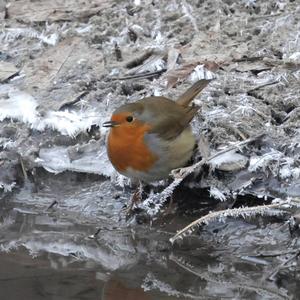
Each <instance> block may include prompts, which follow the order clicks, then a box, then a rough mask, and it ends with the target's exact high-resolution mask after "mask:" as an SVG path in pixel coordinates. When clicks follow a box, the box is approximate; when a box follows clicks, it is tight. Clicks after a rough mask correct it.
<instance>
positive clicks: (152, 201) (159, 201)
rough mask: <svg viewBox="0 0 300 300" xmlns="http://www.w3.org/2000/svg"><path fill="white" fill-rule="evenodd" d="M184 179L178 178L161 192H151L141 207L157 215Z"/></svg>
mask: <svg viewBox="0 0 300 300" xmlns="http://www.w3.org/2000/svg"><path fill="white" fill-rule="evenodd" d="M182 180H183V178H176V179H175V180H174V181H173V182H172V183H171V184H170V185H168V186H167V187H166V188H165V189H164V190H163V191H162V192H161V193H155V194H151V195H150V196H149V197H148V198H147V199H146V200H145V201H144V202H143V203H142V204H141V205H140V206H139V207H140V208H143V209H145V210H146V211H147V213H148V214H149V215H150V216H154V215H156V214H157V213H158V212H159V211H160V209H161V207H162V206H163V205H164V203H165V202H166V201H167V199H168V198H169V197H170V196H172V194H173V191H174V189H175V188H176V187H177V186H178V185H179V184H180V183H181V181H182Z"/></svg>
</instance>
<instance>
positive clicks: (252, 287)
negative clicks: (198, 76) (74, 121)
mask: <svg viewBox="0 0 300 300" xmlns="http://www.w3.org/2000/svg"><path fill="white" fill-rule="evenodd" d="M44 175H45V174H44V173H43V172H42V173H41V174H39V176H37V178H39V182H36V183H35V185H32V184H29V183H28V184H27V185H25V187H24V188H23V189H22V190H19V191H18V192H16V193H15V194H11V195H9V196H7V197H6V198H5V199H2V200H1V201H2V205H1V227H0V241H1V246H0V247H1V250H2V251H1V254H0V261H1V269H0V278H1V279H0V293H1V295H2V297H1V299H20V297H23V298H24V299H55V300H56V299H105V300H108V299H132V300H135V299H136V300H143V299H293V297H295V295H297V294H299V293H300V289H299V279H297V278H298V275H297V273H294V272H291V270H293V268H294V267H295V264H294V266H291V269H288V268H286V269H283V270H281V271H280V272H279V273H278V274H277V276H276V277H275V279H274V280H269V279H267V277H268V276H269V275H270V274H271V273H272V272H274V270H276V268H277V267H278V265H280V264H281V263H282V262H284V261H285V260H286V259H288V258H290V257H291V255H292V254H293V252H292V250H293V247H296V245H297V240H296V239H292V238H291V237H290V235H289V231H288V228H287V226H286V225H285V224H284V223H282V222H279V220H276V219H274V220H268V221H267V222H258V223H257V222H255V221H252V222H246V221H241V220H232V221H229V222H227V223H226V224H221V223H215V224H212V225H210V226H207V227H205V228H203V229H202V230H201V231H199V232H198V233H196V234H195V235H194V236H191V237H188V238H186V239H185V240H183V241H181V242H180V243H179V244H175V245H173V246H172V245H171V244H170V243H169V241H168V240H169V238H170V237H171V236H172V235H173V234H174V232H176V230H177V229H179V228H182V227H183V226H184V225H185V224H187V223H188V222H189V221H191V220H192V219H193V218H195V216H193V217H191V216H185V217H184V216H182V217H179V216H174V215H171V216H164V217H162V218H161V219H160V220H157V221H156V222H155V224H153V225H152V226H150V225H149V224H143V225H136V224H134V223H133V222H126V221H125V220H124V218H123V217H122V214H120V209H121V208H122V205H123V203H124V201H126V200H127V198H128V192H125V193H124V192H123V191H120V190H116V191H114V192H112V191H111V189H113V186H111V185H110V184H109V183H107V182H106V183H104V182H102V181H101V178H99V177H95V178H91V177H85V176H83V175H80V174H72V173H66V174H62V175H59V176H52V177H47V176H44ZM50 191H52V192H51V193H50ZM109 191H110V195H111V194H113V195H114V197H115V198H116V199H112V198H111V197H109V196H108V194H106V193H108V192H109ZM55 197H56V198H55ZM54 198H55V200H57V201H58V203H59V204H58V205H57V206H56V207H55V208H54V209H52V210H49V211H47V210H46V208H47V205H49V204H50V203H51V202H52V201H53V199H54ZM96 228H100V229H101V231H100V234H99V236H98V239H97V240H92V239H90V238H89V237H88V236H89V235H90V234H92V233H93V232H94V231H95V229H96ZM278 253H279V254H280V253H283V254H284V255H278ZM260 254H270V255H265V256H264V257H261V256H259V255H260ZM294 299H297V298H294Z"/></svg>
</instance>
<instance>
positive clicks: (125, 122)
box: [103, 103, 144, 129]
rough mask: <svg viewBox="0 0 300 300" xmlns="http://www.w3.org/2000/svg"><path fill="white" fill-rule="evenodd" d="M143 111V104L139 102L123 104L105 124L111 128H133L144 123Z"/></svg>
mask: <svg viewBox="0 0 300 300" xmlns="http://www.w3.org/2000/svg"><path fill="white" fill-rule="evenodd" d="M142 112H143V106H142V105H140V104H139V103H130V104H125V105H122V106H121V107H119V108H118V109H116V110H115V111H114V112H113V114H112V117H111V119H110V121H107V122H104V123H103V126H104V127H111V128H118V127H119V128H124V129H125V128H127V129H130V128H132V129H133V128H135V127H138V126H140V125H142V124H143V123H144V122H143V121H142V118H141V115H142Z"/></svg>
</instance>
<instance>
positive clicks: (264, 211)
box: [170, 203, 283, 244]
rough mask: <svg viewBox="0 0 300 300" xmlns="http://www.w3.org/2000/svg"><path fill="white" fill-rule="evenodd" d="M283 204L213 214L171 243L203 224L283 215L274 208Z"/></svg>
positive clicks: (193, 223) (199, 220)
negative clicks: (257, 216) (230, 218)
mask: <svg viewBox="0 0 300 300" xmlns="http://www.w3.org/2000/svg"><path fill="white" fill-rule="evenodd" d="M282 205H283V204H282V203H275V204H269V205H259V206H253V207H242V208H233V209H225V210H220V211H215V212H211V213H209V214H207V215H205V216H203V217H201V218H199V219H198V220H196V221H194V222H192V223H190V224H189V225H188V226H186V227H184V228H183V229H182V230H180V231H179V232H177V233H176V234H175V235H174V236H173V237H172V238H170V242H171V243H172V244H173V243H174V242H175V241H176V240H177V239H179V238H183V237H185V236H186V235H190V234H191V233H192V232H193V231H194V230H195V229H196V228H197V227H198V226H200V225H202V224H208V223H210V222H212V221H215V220H225V219H226V218H228V217H243V218H246V217H252V216H256V215H268V216H274V215H278V214H282V213H283V212H282V211H280V210H274V208H279V207H280V206H282Z"/></svg>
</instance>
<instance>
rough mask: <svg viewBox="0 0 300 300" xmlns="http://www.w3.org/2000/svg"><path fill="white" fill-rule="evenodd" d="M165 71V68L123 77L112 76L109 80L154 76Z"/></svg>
mask: <svg viewBox="0 0 300 300" xmlns="http://www.w3.org/2000/svg"><path fill="white" fill-rule="evenodd" d="M166 71H167V69H161V70H159V71H155V72H146V73H141V74H134V75H129V76H124V77H112V78H110V79H111V80H128V79H135V78H149V77H154V76H157V75H160V74H162V73H164V72H166Z"/></svg>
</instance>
